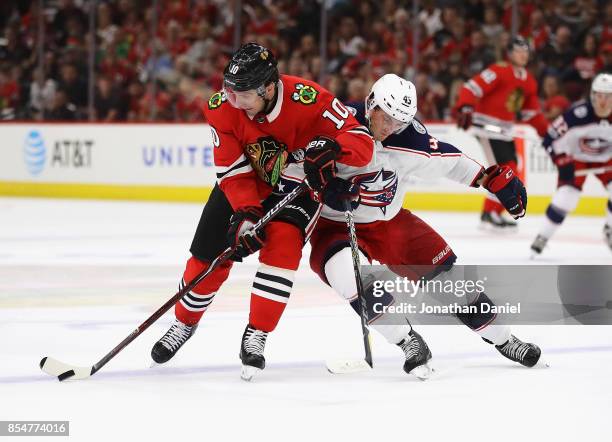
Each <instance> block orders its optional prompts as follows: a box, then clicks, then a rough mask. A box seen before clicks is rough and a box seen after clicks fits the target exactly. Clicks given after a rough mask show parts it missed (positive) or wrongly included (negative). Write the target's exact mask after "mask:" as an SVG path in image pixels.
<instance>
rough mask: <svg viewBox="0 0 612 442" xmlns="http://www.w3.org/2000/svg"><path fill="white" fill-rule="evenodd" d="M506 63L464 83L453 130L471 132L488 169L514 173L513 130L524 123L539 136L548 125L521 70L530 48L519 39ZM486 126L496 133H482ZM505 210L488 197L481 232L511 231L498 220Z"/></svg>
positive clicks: (530, 78) (532, 84) (512, 43)
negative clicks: (486, 229)
mask: <svg viewBox="0 0 612 442" xmlns="http://www.w3.org/2000/svg"><path fill="white" fill-rule="evenodd" d="M508 61H509V63H508V62H501V63H495V64H492V65H490V66H489V67H488V68H487V69H485V70H484V71H482V72H481V73H480V74H478V75H476V76H474V77H472V78H471V79H470V80H468V81H467V82H466V83H465V84H464V85H463V87H462V88H461V90H460V91H459V97H458V99H457V103H456V104H455V107H454V111H455V114H456V116H457V126H459V127H460V128H462V129H465V130H467V129H468V128H470V127H471V126H473V131H474V134H475V135H476V137H477V138H478V140H479V142H480V144H481V145H482V147H483V149H484V152H485V156H486V158H487V161H488V162H489V164H496V163H497V164H499V165H500V166H507V167H510V168H511V169H512V170H513V171H514V173H515V174H516V173H517V155H516V148H515V145H514V140H513V137H512V125H513V123H514V122H516V121H522V122H525V123H527V124H530V125H532V126H533V127H534V128H535V129H536V130H537V131H538V134H539V135H540V136H544V134H545V133H546V127H547V126H548V121H547V120H546V118H545V117H544V115H543V114H542V113H541V111H540V104H539V101H538V95H537V83H536V81H535V79H534V78H533V76H532V75H531V74H530V73H529V72H528V71H527V69H526V68H525V66H526V65H527V62H528V61H529V45H528V44H527V42H526V41H525V39H524V38H523V37H520V36H517V37H515V38H513V39H512V40H511V41H510V43H509V46H508ZM485 125H489V126H492V127H495V128H499V131H498V132H494V131H491V130H485V129H484V128H483V127H484V126H485ZM503 210H504V207H503V205H502V204H500V202H499V201H498V199H497V198H495V196H494V195H493V194H490V193H489V194H487V197H486V199H485V202H484V205H483V209H482V215H481V220H482V224H483V226H484V227H486V226H494V227H496V228H508V227H515V226H516V223H515V222H514V221H512V220H509V219H507V218H506V217H504V216H503V215H502V213H503Z"/></svg>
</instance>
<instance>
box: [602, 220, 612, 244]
mask: <svg viewBox="0 0 612 442" xmlns="http://www.w3.org/2000/svg"><path fill="white" fill-rule="evenodd" d="M603 231H604V237H605V238H606V243H607V244H608V247H610V250H612V227H611V226H610V224H606V225H605V226H604V230H603Z"/></svg>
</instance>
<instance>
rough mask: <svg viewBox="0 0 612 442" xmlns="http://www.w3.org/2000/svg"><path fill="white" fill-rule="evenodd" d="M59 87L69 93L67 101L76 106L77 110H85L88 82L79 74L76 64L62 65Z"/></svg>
mask: <svg viewBox="0 0 612 442" xmlns="http://www.w3.org/2000/svg"><path fill="white" fill-rule="evenodd" d="M58 87H59V89H61V90H62V91H63V92H64V93H65V94H66V95H67V102H68V103H70V104H72V105H73V106H76V109H77V112H80V111H82V110H84V108H85V105H86V104H87V82H86V81H85V80H84V78H83V77H82V76H80V75H79V73H78V71H77V68H76V66H75V65H74V64H71V63H65V64H63V65H62V66H60V80H59V81H58Z"/></svg>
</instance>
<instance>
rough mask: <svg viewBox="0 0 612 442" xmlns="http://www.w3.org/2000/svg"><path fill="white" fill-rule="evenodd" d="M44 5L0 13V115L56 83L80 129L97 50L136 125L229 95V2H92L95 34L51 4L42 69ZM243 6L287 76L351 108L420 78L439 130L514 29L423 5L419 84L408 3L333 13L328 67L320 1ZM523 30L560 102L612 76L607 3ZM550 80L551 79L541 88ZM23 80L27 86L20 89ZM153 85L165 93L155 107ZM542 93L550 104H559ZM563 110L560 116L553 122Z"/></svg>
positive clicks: (525, 5) (561, 8) (550, 5)
mask: <svg viewBox="0 0 612 442" xmlns="http://www.w3.org/2000/svg"><path fill="white" fill-rule="evenodd" d="M38 4H39V3H38V2H37V1H32V0H25V1H24V2H11V1H0V36H3V37H4V39H2V38H0V70H2V69H6V68H8V69H9V70H8V71H7V72H8V74H7V75H8V78H9V79H8V80H6V77H7V75H5V76H4V78H5V80H3V84H4V86H3V87H4V96H5V98H4V99H3V103H4V104H3V105H2V106H5V107H6V106H7V103H9V102H10V103H12V104H11V106H12V107H11V109H13V111H11V112H12V113H11V115H12V116H16V117H18V118H23V117H24V116H25V117H27V116H28V115H31V116H32V117H40V115H41V111H40V110H38V111H34V112H32V110H33V109H39V108H40V107H41V106H42V107H43V108H44V107H45V105H44V104H41V101H45V100H46V101H48V100H49V97H50V96H51V95H52V92H51V91H52V89H53V88H52V87H51V86H50V85H51V84H54V83H53V82H55V84H56V85H57V87H58V88H61V89H63V93H64V94H65V95H66V94H67V95H68V96H67V103H72V104H74V105H76V107H77V111H78V112H77V117H79V118H86V117H87V115H86V112H84V110H85V105H86V101H87V87H86V86H87V82H86V80H87V78H88V76H87V69H88V65H87V60H88V55H89V51H88V47H89V43H91V42H93V41H94V39H95V43H96V48H97V49H96V63H95V74H96V76H97V77H107V78H108V81H110V83H111V85H110V90H112V91H116V90H123V91H126V93H127V96H129V100H128V101H129V110H127V115H126V117H127V118H128V119H130V121H134V120H137V119H143V120H147V119H149V117H150V116H151V112H150V106H151V104H152V103H156V106H157V105H159V108H160V109H162V108H163V112H160V113H158V115H157V117H156V119H160V118H161V119H171V118H176V119H179V120H191V119H193V118H195V117H194V116H193V115H194V114H193V113H192V111H193V109H195V107H196V106H197V105H198V104H197V103H198V102H199V101H198V100H202V99H203V98H202V97H205V95H206V94H208V93H210V92H212V91H213V90H218V89H219V88H220V87H221V73H222V70H223V67H224V65H225V63H226V61H227V57H228V54H230V53H231V50H232V45H233V40H234V23H235V20H234V17H233V13H234V10H233V8H234V4H233V2H224V1H221V0H159V1H158V2H157V4H158V5H159V10H158V11H157V13H156V14H154V12H155V11H154V8H153V0H104V1H101V2H97V3H96V25H95V29H94V30H93V32H90V30H89V17H88V14H89V9H88V8H89V5H90V4H91V3H90V2H88V1H83V0H54V1H52V2H45V14H44V16H43V17H44V20H45V21H46V23H45V29H46V32H45V36H46V41H45V45H44V59H43V60H38V59H37V56H38V51H37V50H36V49H37V48H36V44H37V39H38V17H39V11H38ZM242 4H243V11H242V14H241V16H240V17H239V20H240V21H241V24H242V35H241V38H242V40H243V41H247V40H257V41H259V42H261V43H262V44H264V45H267V46H270V47H272V48H273V49H274V50H275V53H276V54H277V57H278V60H279V66H280V67H281V71H282V72H285V73H294V74H297V75H302V76H305V77H307V78H312V79H315V80H317V79H319V78H321V77H325V78H327V79H326V80H324V83H323V84H324V85H325V86H327V87H328V88H330V89H333V90H334V92H335V93H336V94H337V95H339V96H340V97H343V98H349V97H356V96H357V95H359V92H356V90H357V91H358V90H359V89H360V88H361V86H358V85H361V84H366V86H367V85H369V84H371V83H372V82H373V81H375V80H376V79H377V78H378V77H379V76H380V75H382V74H383V73H386V72H395V73H397V74H398V75H402V76H404V77H406V78H409V79H414V78H415V77H416V76H417V72H418V73H422V74H424V77H423V76H419V79H420V81H423V78H426V79H427V82H426V83H427V84H426V92H427V93H426V94H425V95H424V97H423V100H424V101H423V102H424V105H425V106H426V108H425V112H424V113H425V114H426V115H428V116H431V118H444V117H445V116H446V115H447V112H448V102H449V97H452V96H453V95H454V94H455V91H456V89H457V84H458V83H459V82H461V80H462V79H463V78H464V77H465V76H466V75H469V74H471V73H473V72H474V71H480V70H481V69H482V67H483V66H484V65H486V64H489V63H490V62H491V61H493V58H495V59H498V60H501V59H503V56H502V55H503V49H504V48H505V45H506V43H507V42H508V40H509V38H510V28H511V17H512V14H511V12H512V11H511V2H508V1H504V2H502V1H501V0H466V1H464V2H456V1H453V2H450V1H444V2H443V1H440V0H422V1H421V2H420V11H419V12H418V14H417V17H416V22H417V25H418V26H419V41H418V57H419V59H418V64H417V66H416V67H417V71H416V72H415V71H414V66H413V59H412V58H413V56H414V55H415V54H413V42H412V38H413V30H414V29H413V28H414V20H413V19H414V17H412V13H411V7H412V4H411V2H407V1H403V2H397V1H394V0H383V1H375V0H359V1H355V0H335V1H334V2H333V5H331V7H330V9H328V19H329V28H328V41H327V42H326V45H327V54H326V58H325V59H324V60H323V59H321V58H319V57H320V54H319V37H318V35H319V33H318V32H319V26H320V23H319V22H318V17H319V15H318V13H319V12H320V11H319V7H320V6H319V5H320V2H313V1H300V2H296V1H291V0H278V1H274V2H272V1H269V0H266V1H261V0H243V2H242ZM154 17H157V30H156V31H155V35H153V28H152V25H153V19H154ZM313 17H314V20H313ZM519 18H520V23H519V32H520V33H521V34H522V35H523V36H525V37H526V38H528V39H529V40H530V42H531V44H532V48H533V49H534V52H533V60H534V61H535V63H534V66H532V68H534V73H535V74H536V75H537V78H539V79H540V80H541V81H542V85H543V87H544V83H547V84H548V83H550V84H553V83H555V84H556V83H560V85H557V87H559V86H560V87H562V88H563V91H564V94H565V96H566V97H567V98H568V99H569V100H570V101H572V100H576V99H578V98H580V97H581V96H584V94H585V87H584V85H585V84H586V83H588V81H589V80H590V78H592V76H593V74H594V72H596V71H597V70H601V69H604V70H606V69H607V70H610V69H611V63H612V59H611V57H612V53H611V52H612V43H610V41H612V3H611V2H602V1H597V0H558V2H557V3H554V2H543V3H542V2H539V3H538V2H535V3H534V2H519ZM551 29H552V30H554V32H553V31H551ZM577 42H580V43H577ZM598 42H599V43H600V44H598ZM598 46H599V47H598ZM578 47H580V48H581V49H577V48H578ZM323 62H325V65H323ZM39 66H42V67H43V71H44V72H45V76H44V78H43V79H40V74H39V73H37V74H34V68H35V67H39ZM340 72H341V73H342V75H336V74H338V73H340ZM550 73H552V74H554V75H555V76H557V77H558V78H557V80H552V79H545V78H544V77H546V75H547V74H550ZM15 75H18V76H19V81H17V82H16V83H17V85H16V86H15V85H14V83H15V81H14V79H13V78H11V77H14V76H15ZM75 77H76V78H75ZM26 79H27V80H30V79H32V82H31V83H27V84H26V81H27V80H26ZM353 80H356V81H353ZM152 81H159V82H160V83H159V88H158V89H157V92H156V93H155V97H153V96H152V93H153V92H152V90H151V87H150V84H151V82H152ZM7 84H10V85H11V86H7ZM96 87H97V89H100V85H96ZM550 89H554V87H553V86H551V87H550ZM15 90H16V91H17V92H14V91H15ZM145 90H146V91H148V93H147V94H145V93H144V91H145ZM7 91H8V92H7ZM542 94H543V101H544V102H546V101H548V100H549V99H550V98H551V97H549V96H545V95H544V92H542ZM30 95H32V97H30ZM111 95H112V94H111ZM6 96H11V97H13V96H17V99H16V101H15V99H14V98H11V99H7V98H6ZM100 96H101V95H100ZM553 97H554V96H553ZM451 101H452V100H451ZM554 101H555V100H553V102H554ZM126 106H127V105H126ZM147 106H149V108H147ZM555 109H557V107H555V106H552V108H551V115H552V114H554V113H555V112H556V110H555ZM64 110H65V109H64ZM55 113H57V112H55ZM111 113H112V112H111Z"/></svg>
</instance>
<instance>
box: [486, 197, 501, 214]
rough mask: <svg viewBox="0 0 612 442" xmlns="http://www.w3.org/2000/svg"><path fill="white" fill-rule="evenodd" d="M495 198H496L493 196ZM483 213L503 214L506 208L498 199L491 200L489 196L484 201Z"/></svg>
mask: <svg viewBox="0 0 612 442" xmlns="http://www.w3.org/2000/svg"><path fill="white" fill-rule="evenodd" d="M493 198H495V197H494V196H493ZM482 211H483V212H495V213H502V212H503V211H504V206H503V205H502V204H501V203H500V202H499V201H497V198H496V199H491V197H490V196H489V195H487V197H486V198H485V200H484V204H483V207H482Z"/></svg>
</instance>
